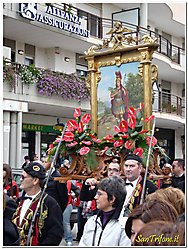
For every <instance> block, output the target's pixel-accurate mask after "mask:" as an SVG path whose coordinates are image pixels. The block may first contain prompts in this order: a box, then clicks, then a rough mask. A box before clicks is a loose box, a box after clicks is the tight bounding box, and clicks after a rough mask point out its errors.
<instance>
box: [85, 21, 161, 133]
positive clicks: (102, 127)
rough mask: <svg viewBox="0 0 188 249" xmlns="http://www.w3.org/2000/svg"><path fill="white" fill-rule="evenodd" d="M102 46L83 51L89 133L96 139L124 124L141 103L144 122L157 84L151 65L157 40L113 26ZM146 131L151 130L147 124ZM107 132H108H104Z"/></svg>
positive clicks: (149, 110)
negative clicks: (92, 133) (90, 131)
mask: <svg viewBox="0 0 188 249" xmlns="http://www.w3.org/2000/svg"><path fill="white" fill-rule="evenodd" d="M106 35H107V36H106V37H105V38H104V39H103V40H102V44H98V45H93V46H91V47H90V48H89V49H88V50H87V51H85V56H84V58H85V59H86V60H87V62H88V75H87V79H86V83H87V85H88V88H89V90H90V96H91V115H92V124H91V125H92V129H93V131H95V132H96V133H97V134H98V136H99V137H100V136H104V135H105V134H107V133H108V134H113V133H114V131H113V130H112V129H113V128H112V127H114V126H115V125H118V123H120V122H121V120H122V119H124V120H127V118H128V109H129V108H130V107H134V108H138V105H139V104H140V103H141V102H142V103H143V102H144V118H146V117H150V116H151V114H152V94H153V92H152V84H153V82H157V78H158V70H157V66H156V65H153V64H152V55H153V52H154V51H155V50H156V49H157V48H158V44H157V43H156V39H155V38H152V37H150V36H149V35H143V36H142V37H139V36H138V33H137V32H135V31H134V30H130V29H129V28H127V27H126V26H125V25H124V24H123V23H121V22H116V23H115V24H114V27H113V28H111V29H110V31H109V32H107V33H106ZM144 128H145V129H147V130H150V129H151V122H148V123H147V124H146V125H145V127H144ZM107 130H108V132H107Z"/></svg>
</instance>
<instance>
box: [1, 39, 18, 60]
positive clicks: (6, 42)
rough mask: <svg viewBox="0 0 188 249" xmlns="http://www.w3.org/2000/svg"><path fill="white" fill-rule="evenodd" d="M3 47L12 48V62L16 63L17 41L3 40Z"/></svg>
mask: <svg viewBox="0 0 188 249" xmlns="http://www.w3.org/2000/svg"><path fill="white" fill-rule="evenodd" d="M3 45H4V46H6V47H9V48H11V61H12V62H15V50H16V41H14V40H11V39H7V38H3Z"/></svg>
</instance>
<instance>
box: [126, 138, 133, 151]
mask: <svg viewBox="0 0 188 249" xmlns="http://www.w3.org/2000/svg"><path fill="white" fill-rule="evenodd" d="M134 145H135V142H134V141H133V140H128V141H127V142H125V148H126V149H128V150H130V149H133V148H134Z"/></svg>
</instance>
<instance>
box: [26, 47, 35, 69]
mask: <svg viewBox="0 0 188 249" xmlns="http://www.w3.org/2000/svg"><path fill="white" fill-rule="evenodd" d="M34 63H35V46H33V45H30V44H25V65H27V66H29V65H31V64H34Z"/></svg>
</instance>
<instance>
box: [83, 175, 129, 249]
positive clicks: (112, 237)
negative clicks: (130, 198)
mask: <svg viewBox="0 0 188 249" xmlns="http://www.w3.org/2000/svg"><path fill="white" fill-rule="evenodd" d="M97 188H98V189H97V192H96V195H95V199H96V204H97V208H98V209H99V212H98V214H97V215H94V216H92V217H91V218H89V219H88V221H87V222H86V224H85V227H84V232H83V235H82V238H81V240H80V243H79V246H82V247H83V246H130V240H129V239H128V238H127V237H126V235H125V233H124V229H123V227H121V224H120V222H119V220H118V218H119V215H120V212H121V209H122V206H123V203H124V200H125V196H126V190H125V186H124V181H123V180H122V179H121V178H120V177H118V176H111V177H108V178H105V179H103V180H101V182H100V183H99V184H98V185H97Z"/></svg>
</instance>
